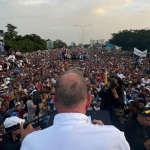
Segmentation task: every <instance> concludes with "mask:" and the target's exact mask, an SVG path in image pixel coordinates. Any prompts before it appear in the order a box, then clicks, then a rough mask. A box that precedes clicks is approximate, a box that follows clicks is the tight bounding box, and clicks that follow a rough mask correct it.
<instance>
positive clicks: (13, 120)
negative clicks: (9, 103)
mask: <svg viewBox="0 0 150 150" xmlns="http://www.w3.org/2000/svg"><path fill="white" fill-rule="evenodd" d="M22 122H23V123H24V122H25V120H24V119H20V118H18V117H16V116H12V117H9V118H6V119H5V121H4V126H5V130H6V132H8V131H10V130H12V129H14V128H16V127H17V125H18V124H21V123H22Z"/></svg>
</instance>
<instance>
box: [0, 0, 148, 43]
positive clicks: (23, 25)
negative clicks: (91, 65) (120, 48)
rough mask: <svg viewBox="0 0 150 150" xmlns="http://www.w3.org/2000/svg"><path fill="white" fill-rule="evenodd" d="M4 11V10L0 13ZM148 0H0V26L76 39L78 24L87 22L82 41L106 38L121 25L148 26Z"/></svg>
mask: <svg viewBox="0 0 150 150" xmlns="http://www.w3.org/2000/svg"><path fill="white" fill-rule="evenodd" d="M4 12H5V13H4ZM149 14H150V1H149V0H143V1H141V0H86V1H85V0H74V1H73V0H1V4H0V18H1V21H0V28H1V29H4V30H5V31H6V28H5V26H6V24H7V23H12V24H13V25H15V26H17V27H18V28H17V31H18V33H19V34H21V35H25V34H32V33H35V34H38V35H40V36H41V37H42V38H44V39H47V38H50V39H52V40H55V39H58V38H60V39H62V40H63V41H65V42H67V44H70V43H71V42H72V41H74V42H76V43H79V42H80V41H81V38H79V35H77V33H79V32H80V33H81V31H82V30H81V28H79V27H75V26H74V25H75V24H79V25H83V26H84V25H87V24H92V27H86V28H85V32H86V33H88V35H85V37H86V38H85V40H84V43H89V42H90V39H95V40H96V39H97V40H98V39H105V40H107V39H109V38H110V37H111V33H114V32H118V31H119V30H123V29H130V28H132V29H140V28H144V27H148V26H149V24H150V21H149V17H150V16H149Z"/></svg>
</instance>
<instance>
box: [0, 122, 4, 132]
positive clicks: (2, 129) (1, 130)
mask: <svg viewBox="0 0 150 150" xmlns="http://www.w3.org/2000/svg"><path fill="white" fill-rule="evenodd" d="M0 134H2V135H3V134H5V126H4V124H3V122H0Z"/></svg>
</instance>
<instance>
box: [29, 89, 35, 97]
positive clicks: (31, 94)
mask: <svg viewBox="0 0 150 150" xmlns="http://www.w3.org/2000/svg"><path fill="white" fill-rule="evenodd" d="M36 91H37V90H36V89H34V90H33V91H32V92H31V93H30V94H29V95H30V96H33V93H34V92H36Z"/></svg>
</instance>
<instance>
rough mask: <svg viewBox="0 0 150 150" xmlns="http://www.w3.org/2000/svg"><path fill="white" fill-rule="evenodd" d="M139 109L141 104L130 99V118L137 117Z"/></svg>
mask: <svg viewBox="0 0 150 150" xmlns="http://www.w3.org/2000/svg"><path fill="white" fill-rule="evenodd" d="M138 109H139V104H138V103H137V102H136V101H130V103H129V114H128V120H132V119H134V118H136V116H137V111H138Z"/></svg>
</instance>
